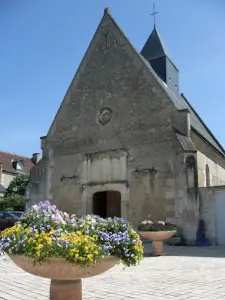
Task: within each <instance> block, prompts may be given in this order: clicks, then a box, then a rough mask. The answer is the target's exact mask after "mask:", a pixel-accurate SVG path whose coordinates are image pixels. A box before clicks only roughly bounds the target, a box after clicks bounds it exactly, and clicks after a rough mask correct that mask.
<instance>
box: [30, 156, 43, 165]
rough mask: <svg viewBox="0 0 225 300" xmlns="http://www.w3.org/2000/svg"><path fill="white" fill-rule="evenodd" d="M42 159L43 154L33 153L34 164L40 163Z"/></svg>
mask: <svg viewBox="0 0 225 300" xmlns="http://www.w3.org/2000/svg"><path fill="white" fill-rule="evenodd" d="M40 159H41V154H40V153H33V155H32V158H31V160H32V162H33V164H35V165H36V164H37V163H38V162H39V160H40Z"/></svg>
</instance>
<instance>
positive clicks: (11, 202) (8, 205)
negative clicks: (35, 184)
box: [0, 195, 26, 211]
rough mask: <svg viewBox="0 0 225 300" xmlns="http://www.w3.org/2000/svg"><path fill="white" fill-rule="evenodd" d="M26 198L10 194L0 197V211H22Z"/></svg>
mask: <svg viewBox="0 0 225 300" xmlns="http://www.w3.org/2000/svg"><path fill="white" fill-rule="evenodd" d="M25 204H26V200H25V197H24V196H20V195H11V196H7V197H0V211H5V210H9V211H24V210H25Z"/></svg>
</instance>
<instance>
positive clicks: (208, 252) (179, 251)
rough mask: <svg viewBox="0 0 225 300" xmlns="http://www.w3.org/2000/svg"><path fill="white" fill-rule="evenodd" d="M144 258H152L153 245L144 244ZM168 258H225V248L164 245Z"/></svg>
mask: <svg viewBox="0 0 225 300" xmlns="http://www.w3.org/2000/svg"><path fill="white" fill-rule="evenodd" d="M143 246H144V257H154V256H151V248H152V245H151V243H143ZM164 252H165V254H166V256H189V257H215V258H225V246H209V247H208V246H207V247H204V246H202V247H196V246H168V245H164Z"/></svg>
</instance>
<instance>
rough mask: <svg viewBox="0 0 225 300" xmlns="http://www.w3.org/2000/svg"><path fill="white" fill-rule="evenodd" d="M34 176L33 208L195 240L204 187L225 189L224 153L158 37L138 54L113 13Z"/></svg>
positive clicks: (92, 47) (51, 131) (80, 70)
mask: <svg viewBox="0 0 225 300" xmlns="http://www.w3.org/2000/svg"><path fill="white" fill-rule="evenodd" d="M41 148H42V159H41V160H40V161H39V163H38V164H37V165H35V167H34V168H33V170H32V172H31V182H30V185H29V191H30V193H29V195H30V196H29V198H30V199H29V205H31V204H33V203H37V202H39V201H41V200H45V199H48V200H50V201H51V202H52V203H54V204H56V205H57V206H58V207H59V208H60V209H63V210H65V211H68V212H69V213H76V214H77V215H83V214H88V213H95V214H99V215H101V216H103V217H107V216H122V217H124V218H126V219H128V220H129V221H130V222H131V223H132V224H133V226H137V225H138V223H139V222H140V221H141V220H143V219H146V218H147V217H148V216H149V215H150V216H151V219H154V220H167V221H170V222H172V223H174V224H177V225H178V226H179V227H180V228H181V229H182V232H183V235H184V237H185V238H186V239H187V240H188V241H189V242H190V243H191V242H193V241H194V240H195V235H196V229H197V226H198V221H199V218H200V211H201V205H200V204H199V200H198V199H199V198H198V188H199V187H200V186H206V185H221V184H225V153H224V150H223V148H222V146H221V145H220V144H219V143H218V141H217V140H216V139H215V137H214V136H213V135H212V133H211V132H210V131H209V129H208V128H207V127H206V126H205V124H204V123H203V122H202V120H201V119H200V117H199V116H198V115H197V113H196V112H195V111H194V109H193V108H192V107H191V105H190V104H189V102H188V100H187V99H186V98H185V96H184V95H183V94H180V93H179V72H178V69H177V68H176V66H175V65H174V63H173V62H172V60H171V59H170V57H169V55H168V54H167V50H166V49H165V47H164V45H163V43H162V41H161V39H160V36H159V34H158V31H157V29H156V28H154V29H153V31H152V33H151V35H150V37H149V39H148V40H147V42H146V44H145V46H144V47H143V50H142V51H141V53H138V52H137V51H136V50H135V49H134V47H133V46H132V45H131V43H130V42H129V41H128V39H127V38H126V36H125V35H124V33H123V32H122V31H121V29H120V28H119V27H118V25H117V24H116V22H115V20H114V19H113V18H112V16H111V15H110V13H109V11H108V9H106V10H105V12H104V16H103V18H102V20H101V22H100V24H99V26H98V28H97V31H96V33H95V35H94V37H93V39H92V41H91V43H90V45H89V47H88V49H87V52H86V53H85V56H84V58H83V60H82V62H81V64H80V67H79V68H78V70H77V73H76V75H75V77H74V78H73V80H72V83H71V85H70V87H69V89H68V91H67V93H66V95H65V97H64V99H63V101H62V104H61V106H60V108H59V110H58V112H57V114H56V116H55V119H54V121H53V123H52V125H51V127H50V129H49V132H48V134H47V136H45V137H42V138H41Z"/></svg>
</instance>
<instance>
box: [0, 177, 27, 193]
mask: <svg viewBox="0 0 225 300" xmlns="http://www.w3.org/2000/svg"><path fill="white" fill-rule="evenodd" d="M29 180H30V175H29V174H19V175H17V176H16V177H14V178H13V180H12V181H11V182H10V184H9V186H8V187H7V189H6V191H5V195H4V197H5V198H7V197H9V196H12V195H15V194H17V195H21V196H24V195H25V191H26V186H27V185H28V183H29Z"/></svg>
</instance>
